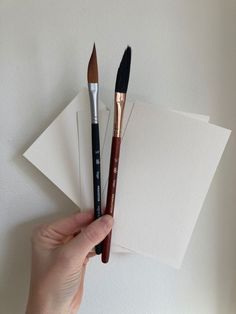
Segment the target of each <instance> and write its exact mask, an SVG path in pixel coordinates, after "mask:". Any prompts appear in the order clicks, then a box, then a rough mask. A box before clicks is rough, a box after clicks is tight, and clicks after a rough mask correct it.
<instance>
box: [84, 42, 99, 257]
mask: <svg viewBox="0 0 236 314" xmlns="http://www.w3.org/2000/svg"><path fill="white" fill-rule="evenodd" d="M87 77H88V90H89V98H90V109H91V129H92V159H93V199H94V218H95V219H97V218H99V217H101V215H102V212H101V170H100V140H99V120H98V89H99V86H98V65H97V54H96V47H95V44H94V45H93V51H92V54H91V57H90V60H89V64H88V73H87ZM95 252H96V254H101V253H102V244H101V243H100V244H98V245H97V246H96V247H95Z"/></svg>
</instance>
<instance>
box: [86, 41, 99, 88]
mask: <svg viewBox="0 0 236 314" xmlns="http://www.w3.org/2000/svg"><path fill="white" fill-rule="evenodd" d="M87 79H88V83H98V65H97V52H96V46H95V43H94V44H93V51H92V54H91V57H90V60H89V64H88V72H87Z"/></svg>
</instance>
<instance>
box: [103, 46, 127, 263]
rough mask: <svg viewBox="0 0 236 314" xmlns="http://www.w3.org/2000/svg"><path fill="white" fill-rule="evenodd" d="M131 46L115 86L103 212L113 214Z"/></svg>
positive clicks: (106, 243)
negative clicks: (108, 168) (111, 136)
mask: <svg viewBox="0 0 236 314" xmlns="http://www.w3.org/2000/svg"><path fill="white" fill-rule="evenodd" d="M130 62H131V48H130V47H129V46H128V47H127V49H126V50H125V52H124V55H123V58H122V60H121V63H120V66H119V69H118V72H117V77H116V86H115V104H114V105H115V108H114V129H113V138H112V145H111V157H110V170H109V179H108V190H107V202H106V209H105V214H108V215H111V216H113V214H114V207H115V196H116V184H117V175H118V165H119V156H120V144H121V128H122V118H123V112H124V107H125V99H126V92H127V88H128V83H129V74H130ZM110 246H111V232H110V233H109V234H108V236H107V237H106V238H105V240H104V241H103V243H102V262H103V263H107V262H108V260H109V255H110Z"/></svg>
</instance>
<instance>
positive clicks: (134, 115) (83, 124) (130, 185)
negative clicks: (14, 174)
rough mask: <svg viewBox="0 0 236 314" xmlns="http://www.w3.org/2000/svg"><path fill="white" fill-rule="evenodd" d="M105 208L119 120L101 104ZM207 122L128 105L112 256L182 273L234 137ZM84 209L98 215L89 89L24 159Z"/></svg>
mask: <svg viewBox="0 0 236 314" xmlns="http://www.w3.org/2000/svg"><path fill="white" fill-rule="evenodd" d="M99 107H100V112H99V119H100V141H101V151H102V153H101V160H102V164H101V166H102V167H101V169H102V188H103V198H102V199H103V206H104V207H105V199H106V187H107V179H108V169H109V159H110V145H111V137H112V126H113V113H112V112H110V110H109V109H108V108H107V107H106V106H105V105H104V104H102V103H100V105H99ZM208 122H209V117H207V116H203V115H199V114H196V115H195V114H188V113H182V112H177V111H169V110H163V109H159V108H158V107H157V106H152V105H149V104H144V103H140V102H134V103H129V102H128V103H127V104H126V108H125V116H124V121H123V138H122V145H121V159H120V164H119V174H118V185H117V197H116V204H115V225H114V228H113V238H112V241H113V243H112V250H113V251H118V252H124V251H130V252H136V253H139V254H143V255H147V256H151V257H154V258H157V259H158V260H160V261H162V262H165V263H167V264H169V265H171V266H173V267H176V268H179V267H180V265H181V262H182V260H183V257H184V254H185V252H186V249H187V245H188V243H189V241H190V238H191V234H192V232H193V229H194V226H195V224H196V221H197V218H198V215H199V213H200V210H201V207H202V205H203V202H204V199H205V196H206V194H207V191H208V189H209V186H210V183H211V181H212V178H213V176H214V173H215V171H216V168H217V166H218V163H219V161H220V158H221V156H222V154H223V151H224V148H225V146H226V143H227V141H228V138H229V136H230V130H227V129H224V128H222V127H218V126H216V125H213V124H210V123H208ZM24 156H25V157H26V158H27V159H28V160H29V161H31V162H32V163H33V164H34V165H35V166H36V167H37V168H38V169H39V170H40V171H41V172H43V173H44V174H45V175H46V176H47V177H48V178H49V179H50V180H51V181H52V182H53V183H54V184H56V185H57V186H58V187H59V188H60V189H61V190H62V191H63V192H64V193H65V194H66V195H67V196H68V197H69V198H70V199H71V200H72V201H73V202H74V203H75V204H77V205H78V206H79V207H80V208H81V209H82V210H86V209H91V208H93V190H92V189H93V184H92V156H91V127H90V106H89V98H88V92H87V90H86V89H85V90H83V91H82V92H81V93H79V95H77V96H76V98H75V99H74V100H73V101H72V102H71V103H70V104H69V105H68V106H67V107H66V108H65V110H64V111H63V112H62V113H61V114H60V115H59V116H58V117H57V118H56V119H55V120H54V122H53V123H52V124H51V125H50V126H49V127H48V128H47V129H46V130H45V131H44V132H43V133H42V134H41V135H40V136H39V138H38V139H37V140H36V141H35V142H34V143H33V145H32V146H31V147H30V148H29V149H28V150H27V151H26V152H25V153H24Z"/></svg>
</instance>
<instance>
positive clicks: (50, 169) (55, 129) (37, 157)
mask: <svg viewBox="0 0 236 314" xmlns="http://www.w3.org/2000/svg"><path fill="white" fill-rule="evenodd" d="M99 108H100V111H103V110H106V107H105V106H104V104H103V103H101V102H100V103H99ZM78 111H87V112H88V111H90V105H89V97H88V91H87V90H86V89H83V90H82V91H81V92H80V93H79V94H78V95H77V96H76V97H75V98H74V99H73V100H72V102H71V103H70V104H69V105H68V106H67V107H66V108H65V109H64V110H63V111H62V112H61V113H60V114H59V116H58V117H57V118H56V119H55V120H54V121H53V122H52V123H51V125H50V126H49V127H48V128H47V129H46V130H45V131H44V132H43V133H42V134H41V135H40V136H39V137H38V139H37V140H36V141H35V142H34V143H33V144H32V145H31V146H30V148H29V149H28V150H27V151H26V152H25V153H24V157H25V158H27V159H28V160H29V161H31V162H32V163H33V164H34V165H35V166H36V167H37V168H38V169H39V170H40V171H41V172H42V173H43V174H45V175H46V176H47V177H48V178H49V179H50V180H51V181H52V182H53V183H54V184H55V185H57V186H58V188H59V189H60V190H61V191H63V192H64V193H65V194H66V195H67V196H68V197H69V198H70V199H71V200H72V201H73V202H74V203H75V204H77V205H78V206H79V207H80V199H81V195H80V191H81V186H80V178H81V176H80V167H79V145H78V129H77V116H76V113H77V112H78ZM89 124H90V122H89ZM103 130H104V128H102V131H103ZM100 137H101V139H100V141H101V142H103V141H104V137H105V133H104V132H100Z"/></svg>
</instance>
